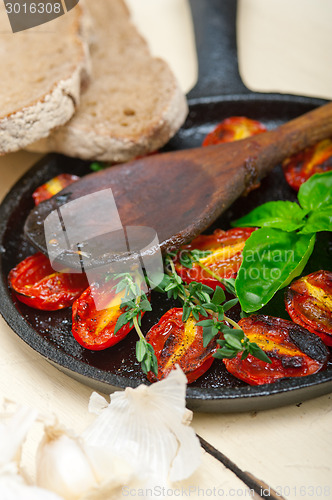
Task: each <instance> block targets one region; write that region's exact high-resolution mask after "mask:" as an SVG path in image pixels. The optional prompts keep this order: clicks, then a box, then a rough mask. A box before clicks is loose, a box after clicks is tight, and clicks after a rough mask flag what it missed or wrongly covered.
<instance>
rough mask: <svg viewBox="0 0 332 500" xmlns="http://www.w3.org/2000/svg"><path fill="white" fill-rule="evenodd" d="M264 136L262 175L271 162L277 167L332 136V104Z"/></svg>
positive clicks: (261, 161) (261, 153)
mask: <svg viewBox="0 0 332 500" xmlns="http://www.w3.org/2000/svg"><path fill="white" fill-rule="evenodd" d="M264 135H265V134H262V136H261V141H262V150H261V152H260V157H259V164H260V165H261V168H262V170H263V172H262V173H264V171H265V167H264V165H266V167H267V169H269V165H270V164H271V162H272V163H274V164H275V165H277V164H278V163H280V162H281V161H282V160H284V159H285V158H287V157H288V156H291V155H293V154H295V153H298V152H299V151H301V150H303V149H304V148H306V147H308V146H312V145H314V144H315V143H316V142H318V141H320V140H322V139H326V138H327V137H329V136H332V102H330V103H328V104H326V105H324V106H321V107H319V108H317V109H314V110H313V111H310V112H309V113H306V114H304V115H302V116H300V117H299V118H295V119H294V120H292V121H290V122H288V123H285V124H284V125H282V126H280V127H279V128H277V129H275V130H273V131H271V132H270V133H269V134H266V135H265V137H264Z"/></svg>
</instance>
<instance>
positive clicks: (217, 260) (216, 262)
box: [175, 227, 255, 289]
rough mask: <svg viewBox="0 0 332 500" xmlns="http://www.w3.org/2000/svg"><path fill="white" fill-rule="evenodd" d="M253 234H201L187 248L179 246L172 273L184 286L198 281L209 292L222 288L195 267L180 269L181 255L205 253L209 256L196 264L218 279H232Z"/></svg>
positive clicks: (238, 231) (245, 229)
mask: <svg viewBox="0 0 332 500" xmlns="http://www.w3.org/2000/svg"><path fill="white" fill-rule="evenodd" d="M253 231H255V228H252V227H241V228H234V229H229V230H228V231H222V230H221V229H216V230H215V231H214V233H213V234H210V235H205V234H201V235H200V236H198V237H197V238H195V239H194V240H193V241H192V242H191V243H190V244H189V245H185V246H183V247H182V248H181V250H180V252H179V253H178V254H177V257H176V260H175V269H176V272H177V273H178V274H179V275H180V276H181V278H182V279H183V281H184V282H185V283H190V282H191V281H199V282H200V283H203V284H204V285H207V286H210V287H211V288H213V289H215V288H216V287H217V286H222V285H221V284H220V281H218V280H217V279H216V278H214V277H213V276H211V274H209V272H208V271H206V270H205V269H203V268H202V267H201V266H200V265H199V264H197V263H195V262H194V263H193V265H192V268H191V269H189V268H187V267H184V266H183V265H181V262H180V256H181V254H182V255H185V253H186V252H190V251H192V250H194V249H196V250H208V251H210V252H211V254H209V255H207V256H206V257H203V258H201V259H199V262H200V263H201V264H202V265H203V266H205V267H207V268H208V269H209V270H210V271H212V272H213V273H214V274H216V275H217V276H219V277H220V278H235V276H236V274H237V272H238V270H239V269H240V266H241V263H242V250H243V247H244V245H245V242H246V240H247V239H248V238H249V236H250V235H251V234H252V232H253Z"/></svg>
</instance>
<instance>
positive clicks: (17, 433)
mask: <svg viewBox="0 0 332 500" xmlns="http://www.w3.org/2000/svg"><path fill="white" fill-rule="evenodd" d="M37 414H38V412H37V411H35V410H32V409H31V408H27V407H23V406H21V407H19V408H18V409H17V411H16V412H15V413H14V414H13V415H10V416H8V414H6V413H3V414H2V418H1V421H0V443H1V446H0V466H1V465H4V464H6V463H8V462H11V461H12V460H14V459H15V458H16V459H17V461H18V460H19V454H20V449H21V446H22V443H23V441H24V439H25V438H26V435H27V433H28V431H29V429H30V428H31V426H32V424H33V422H34V421H35V420H36V418H37Z"/></svg>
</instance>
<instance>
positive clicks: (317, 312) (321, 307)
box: [285, 271, 332, 346]
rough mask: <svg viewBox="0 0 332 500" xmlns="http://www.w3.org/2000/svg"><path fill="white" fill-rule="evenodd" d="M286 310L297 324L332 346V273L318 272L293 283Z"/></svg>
mask: <svg viewBox="0 0 332 500" xmlns="http://www.w3.org/2000/svg"><path fill="white" fill-rule="evenodd" d="M285 302H286V309H287V312H288V314H289V315H290V317H291V318H292V320H293V321H295V323H298V324H299V325H301V326H304V328H307V330H309V331H310V332H312V333H315V334H316V335H319V337H320V338H321V339H322V340H323V342H325V344H326V345H330V346H332V273H331V272H330V271H317V272H315V273H312V274H309V275H308V276H304V277H303V278H300V279H298V280H296V281H293V283H291V285H290V286H289V288H288V290H287V292H286V298H285Z"/></svg>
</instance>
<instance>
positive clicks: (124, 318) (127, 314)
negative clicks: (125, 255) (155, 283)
mask: <svg viewBox="0 0 332 500" xmlns="http://www.w3.org/2000/svg"><path fill="white" fill-rule="evenodd" d="M113 279H115V280H119V281H118V282H117V284H116V285H115V286H114V287H113V288H114V290H115V293H120V292H122V291H124V297H123V298H122V299H121V306H120V307H121V309H122V310H123V311H124V312H123V313H122V314H121V315H120V316H119V318H118V320H117V322H116V325H115V329H114V335H116V334H117V332H118V331H119V330H120V328H122V327H123V326H124V325H126V324H128V323H129V326H131V327H134V328H135V330H136V332H137V334H138V336H139V340H138V341H137V342H136V358H137V361H138V362H139V363H141V368H142V371H143V372H144V373H145V374H147V373H148V372H149V371H150V370H151V371H153V373H154V374H155V375H157V374H158V361H157V357H156V355H155V352H154V349H153V347H152V345H151V344H149V343H148V342H147V341H146V339H145V337H144V335H143V332H142V330H141V322H142V315H143V313H144V312H146V311H152V307H151V304H150V302H149V300H148V298H147V296H146V294H145V293H144V292H143V291H142V287H141V285H142V283H141V278H140V276H139V274H138V273H136V275H135V279H134V278H133V276H132V275H131V274H130V273H120V274H116V275H114V277H113Z"/></svg>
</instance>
